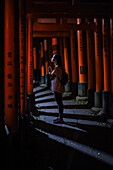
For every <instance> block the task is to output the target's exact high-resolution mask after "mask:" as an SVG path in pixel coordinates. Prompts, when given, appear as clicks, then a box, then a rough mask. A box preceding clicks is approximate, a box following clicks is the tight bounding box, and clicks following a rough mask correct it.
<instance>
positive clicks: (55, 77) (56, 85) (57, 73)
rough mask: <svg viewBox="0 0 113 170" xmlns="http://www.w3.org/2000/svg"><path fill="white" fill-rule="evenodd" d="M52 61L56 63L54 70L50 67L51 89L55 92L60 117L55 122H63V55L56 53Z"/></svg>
mask: <svg viewBox="0 0 113 170" xmlns="http://www.w3.org/2000/svg"><path fill="white" fill-rule="evenodd" d="M51 62H53V63H54V70H53V71H52V68H51V66H49V67H48V70H49V77H50V79H51V91H52V93H53V94H54V97H55V100H56V102H57V104H58V109H59V117H58V118H57V119H55V120H53V122H54V123H63V103H62V93H64V85H61V82H60V80H61V79H62V63H61V56H60V55H58V54H54V55H53V57H52V59H51ZM59 79H60V80H59Z"/></svg>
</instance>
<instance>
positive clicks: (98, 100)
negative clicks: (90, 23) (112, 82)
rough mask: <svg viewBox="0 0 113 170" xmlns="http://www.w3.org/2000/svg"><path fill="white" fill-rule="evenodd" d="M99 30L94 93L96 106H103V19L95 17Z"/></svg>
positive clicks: (96, 42)
mask: <svg viewBox="0 0 113 170" xmlns="http://www.w3.org/2000/svg"><path fill="white" fill-rule="evenodd" d="M94 23H95V25H96V26H97V28H98V29H97V30H96V31H95V32H94V41H95V79H96V80H95V81H96V92H95V94H94V106H95V107H97V108H99V107H100V108H101V107H102V47H101V45H102V42H101V20H100V19H96V18H95V19H94Z"/></svg>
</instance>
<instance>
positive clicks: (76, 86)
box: [71, 83, 78, 96]
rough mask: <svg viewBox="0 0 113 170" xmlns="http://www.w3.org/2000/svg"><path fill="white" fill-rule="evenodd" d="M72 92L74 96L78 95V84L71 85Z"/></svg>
mask: <svg viewBox="0 0 113 170" xmlns="http://www.w3.org/2000/svg"><path fill="white" fill-rule="evenodd" d="M71 92H72V95H74V96H77V95H78V83H71Z"/></svg>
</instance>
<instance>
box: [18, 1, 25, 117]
mask: <svg viewBox="0 0 113 170" xmlns="http://www.w3.org/2000/svg"><path fill="white" fill-rule="evenodd" d="M19 50H20V53H19V54H20V112H21V115H24V114H25V90H26V88H25V66H26V17H25V1H22V0H19Z"/></svg>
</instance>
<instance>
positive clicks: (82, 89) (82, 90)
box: [77, 18, 87, 97]
mask: <svg viewBox="0 0 113 170" xmlns="http://www.w3.org/2000/svg"><path fill="white" fill-rule="evenodd" d="M80 23H81V19H80V18H77V24H80ZM83 39H84V37H83V31H81V30H77V41H78V69H79V83H78V96H80V97H86V96H87V82H86V65H85V53H84V52H85V51H84V40H83Z"/></svg>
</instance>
